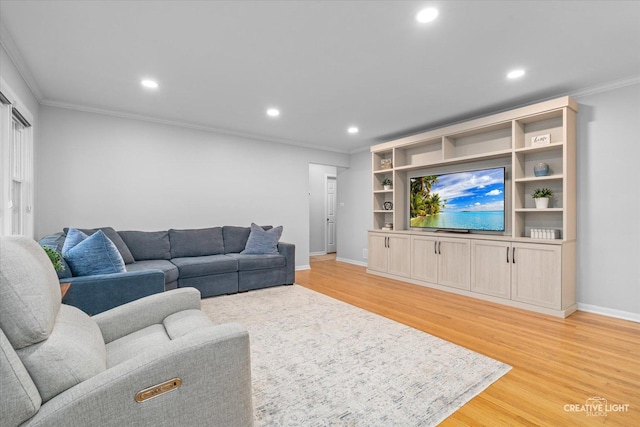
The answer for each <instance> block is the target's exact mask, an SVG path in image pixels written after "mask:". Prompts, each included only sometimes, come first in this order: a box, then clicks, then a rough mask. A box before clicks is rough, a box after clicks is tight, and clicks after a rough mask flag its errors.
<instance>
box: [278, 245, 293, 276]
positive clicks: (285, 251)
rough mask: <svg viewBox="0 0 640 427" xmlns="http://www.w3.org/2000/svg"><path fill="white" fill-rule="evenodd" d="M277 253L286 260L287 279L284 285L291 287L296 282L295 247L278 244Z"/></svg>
mask: <svg viewBox="0 0 640 427" xmlns="http://www.w3.org/2000/svg"><path fill="white" fill-rule="evenodd" d="M278 252H280V255H284V257H285V258H286V259H287V277H286V281H285V284H287V285H291V284H293V283H295V281H296V245H294V244H293V243H285V242H279V243H278Z"/></svg>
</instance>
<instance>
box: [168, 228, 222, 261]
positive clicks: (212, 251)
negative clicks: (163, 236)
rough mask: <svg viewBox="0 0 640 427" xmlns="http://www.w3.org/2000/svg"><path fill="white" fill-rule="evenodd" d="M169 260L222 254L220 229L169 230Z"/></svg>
mask: <svg viewBox="0 0 640 427" xmlns="http://www.w3.org/2000/svg"><path fill="white" fill-rule="evenodd" d="M169 241H170V242H171V258H182V257H188V256H203V255H217V254H222V253H224V243H223V240H222V228H221V227H213V228H199V229H191V230H175V229H173V228H172V229H171V230H169Z"/></svg>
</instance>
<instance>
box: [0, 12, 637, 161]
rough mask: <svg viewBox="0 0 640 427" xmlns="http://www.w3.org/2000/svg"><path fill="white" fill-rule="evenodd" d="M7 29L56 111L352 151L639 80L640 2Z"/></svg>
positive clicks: (92, 19) (140, 17)
mask: <svg viewBox="0 0 640 427" xmlns="http://www.w3.org/2000/svg"><path fill="white" fill-rule="evenodd" d="M426 6H436V7H437V8H438V9H439V11H440V16H439V18H438V19H437V20H436V21H434V22H433V23H431V24H419V23H417V22H416V20H415V15H416V13H417V12H418V11H419V10H420V9H422V8H423V7H426ZM0 19H1V20H2V24H3V25H4V27H5V28H4V31H3V33H2V34H3V40H2V42H3V45H4V46H5V48H6V49H7V50H8V51H9V53H10V55H11V57H12V58H13V59H14V61H15V62H16V63H17V65H18V67H19V68H20V69H21V71H22V73H23V75H24V76H25V78H26V79H27V81H28V83H29V85H30V86H31V88H32V90H33V91H34V93H35V95H36V97H38V99H39V100H40V102H41V103H43V104H45V105H58V106H67V107H72V108H80V109H84V110H90V111H103V112H112V113H116V114H119V115H125V116H129V115H130V116H132V117H135V116H137V117H144V118H149V119H152V120H158V121H162V122H174V123H179V124H183V125H187V126H195V127H203V128H209V129H214V130H218V131H221V132H225V133H231V134H239V135H245V136H249V137H257V138H260V139H265V140H271V141H281V142H287V143H293V144H298V145H304V146H311V147H318V148H323V149H328V150H334V151H341V152H354V151H358V150H360V149H363V148H365V147H368V146H369V145H372V144H375V143H378V142H382V141H385V140H389V139H392V138H395V137H398V136H404V135H407V134H411V133H416V132H418V131H420V130H424V129H427V128H431V127H435V126H439V125H442V124H445V123H450V122H454V121H459V120H463V119H467V118H470V117H476V116H479V115H483V114H487V113H491V112H495V111H498V110H502V109H505V108H511V107H514V106H518V105H522V104H525V103H529V102H534V101H538V100H542V99H546V98H550V97H554V96H560V95H563V94H567V93H572V92H576V91H578V90H582V89H585V88H590V87H594V86H599V85H605V84H609V83H611V82H618V81H627V80H629V79H632V80H633V79H637V78H638V76H640V2H638V1H627V2H621V1H620V2H619V1H602V2H599V1H435V2H434V1H127V2H125V1H26V0H20V1H12V0H0ZM517 67H522V68H524V69H526V72H527V74H526V75H525V76H524V77H523V78H521V79H519V80H508V79H506V77H505V74H506V73H507V72H508V71H510V70H511V69H513V68H517ZM143 77H153V78H155V79H157V80H158V82H159V84H160V88H159V89H158V90H157V91H155V92H150V91H149V90H146V89H143V88H142V87H141V86H140V80H141V79H142V78H143ZM269 106H277V107H279V108H280V109H281V112H282V113H281V116H280V117H279V118H277V119H273V118H269V117H267V116H266V115H265V110H266V108H267V107H269ZM350 125H356V126H358V127H359V128H360V133H359V134H357V135H349V134H347V132H346V129H347V127H349V126H350Z"/></svg>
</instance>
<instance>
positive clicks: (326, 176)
mask: <svg viewBox="0 0 640 427" xmlns="http://www.w3.org/2000/svg"><path fill="white" fill-rule="evenodd" d="M337 176H338V168H337V167H336V166H330V165H321V164H314V163H310V164H309V255H311V256H318V255H326V254H327V253H336V252H337V249H338V239H337V227H338V226H339V225H338V223H339V221H340V219H339V216H340V215H339V214H338V212H339V209H338V206H339V203H338V196H339V195H338V193H337V192H338V186H337Z"/></svg>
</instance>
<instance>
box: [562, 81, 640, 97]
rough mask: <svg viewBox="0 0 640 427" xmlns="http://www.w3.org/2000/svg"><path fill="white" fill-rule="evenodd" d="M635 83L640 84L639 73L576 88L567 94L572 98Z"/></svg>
mask: <svg viewBox="0 0 640 427" xmlns="http://www.w3.org/2000/svg"><path fill="white" fill-rule="evenodd" d="M635 84H640V75H638V76H633V77H627V78H625V79H620V80H614V81H612V82H607V83H604V84H600V85H596V86H591V87H587V88H584V89H580V90H577V91H575V92H572V93H569V94H568V95H569V96H571V97H572V98H576V99H579V98H583V97H585V96H589V95H595V94H597V93H602V92H608V91H610V90H615V89H620V88H622V87H626V86H631V85H635Z"/></svg>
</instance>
